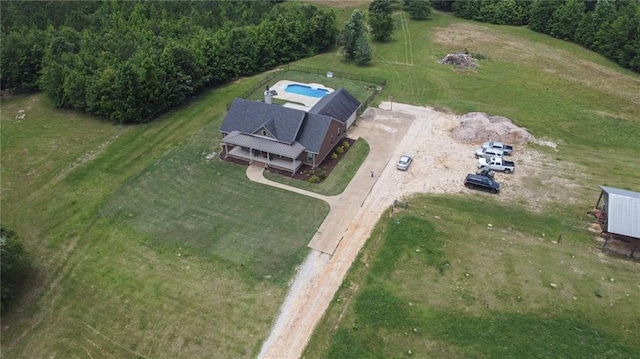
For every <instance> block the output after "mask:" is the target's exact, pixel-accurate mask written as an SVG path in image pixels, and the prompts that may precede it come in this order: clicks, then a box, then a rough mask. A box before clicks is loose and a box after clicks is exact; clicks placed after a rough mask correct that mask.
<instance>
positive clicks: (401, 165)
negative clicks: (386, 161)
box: [396, 155, 413, 171]
mask: <svg viewBox="0 0 640 359" xmlns="http://www.w3.org/2000/svg"><path fill="white" fill-rule="evenodd" d="M411 161H413V159H412V158H411V156H409V155H402V157H400V161H398V165H397V166H396V168H397V169H399V170H401V171H406V170H407V169H409V165H411Z"/></svg>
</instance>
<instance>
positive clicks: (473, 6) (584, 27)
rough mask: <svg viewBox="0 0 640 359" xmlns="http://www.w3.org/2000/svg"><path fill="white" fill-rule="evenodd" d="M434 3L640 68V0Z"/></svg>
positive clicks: (453, 0) (448, 0)
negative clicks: (566, 42)
mask: <svg viewBox="0 0 640 359" xmlns="http://www.w3.org/2000/svg"><path fill="white" fill-rule="evenodd" d="M432 4H433V6H434V8H436V9H439V10H443V11H451V12H453V13H454V14H455V15H456V16H458V17H461V18H465V19H470V20H476V21H482V22H488V23H492V24H498V25H516V26H521V25H527V26H528V27H529V28H530V29H531V30H534V31H537V32H541V33H544V34H548V35H551V36H553V37H556V38H559V39H563V40H567V41H572V42H575V43H577V44H580V45H582V46H584V47H586V48H588V49H590V50H593V51H595V52H597V53H599V54H601V55H603V56H605V57H607V58H609V59H611V60H613V61H615V62H616V63H618V64H619V65H621V66H623V67H626V68H629V69H631V70H633V71H635V72H640V1H638V0H534V1H530V0H484V1H472V0H432Z"/></svg>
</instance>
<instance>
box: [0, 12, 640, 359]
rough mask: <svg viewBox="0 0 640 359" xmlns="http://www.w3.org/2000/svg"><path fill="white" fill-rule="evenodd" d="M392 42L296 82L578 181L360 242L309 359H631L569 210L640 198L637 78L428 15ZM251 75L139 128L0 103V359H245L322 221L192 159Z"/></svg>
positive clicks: (577, 213) (519, 35) (606, 286)
mask: <svg viewBox="0 0 640 359" xmlns="http://www.w3.org/2000/svg"><path fill="white" fill-rule="evenodd" d="M348 13H350V10H348V9H341V10H340V16H341V17H344V16H345V15H347V14H348ZM396 27H397V30H396V33H395V35H394V40H393V41H391V42H390V43H387V44H374V45H373V51H374V61H373V63H372V64H371V65H368V66H364V67H357V66H354V65H353V64H351V63H345V62H344V61H343V59H342V56H340V55H339V54H338V53H337V52H332V53H327V54H323V55H320V56H316V57H314V58H310V59H305V60H302V61H299V62H298V64H300V65H303V66H308V67H313V68H319V69H326V70H327V71H343V72H352V73H356V74H365V75H368V76H376V77H382V78H386V79H387V83H388V85H387V88H386V89H385V91H384V92H383V93H382V94H381V96H380V97H379V100H386V99H387V98H389V96H392V98H393V100H394V101H397V102H404V103H409V104H415V105H426V104H428V105H432V106H438V107H442V108H447V109H451V110H453V111H455V112H458V113H463V112H465V111H484V112H488V113H490V114H492V115H503V116H507V117H509V118H511V119H513V120H514V121H515V122H516V123H517V124H519V125H521V126H525V127H527V128H528V129H529V130H530V131H531V132H533V134H534V135H536V136H537V137H541V138H546V139H548V140H551V141H554V142H556V143H558V150H557V152H555V151H554V150H553V149H550V148H546V147H543V146H535V148H538V149H539V150H541V151H544V152H545V153H546V154H548V155H549V156H550V157H551V158H554V159H556V160H557V161H558V162H560V163H566V164H571V165H573V167H567V168H578V169H580V173H571V172H568V171H567V172H559V173H557V176H558V177H562V178H564V179H567V180H569V181H572V183H573V182H575V183H577V184H578V185H579V186H580V188H581V190H580V191H578V192H577V193H578V198H576V199H575V201H572V202H571V204H558V205H555V206H550V208H545V209H544V211H542V212H535V213H532V212H530V211H529V208H528V207H526V204H514V205H513V206H509V207H504V206H499V205H498V204H497V203H494V202H493V201H486V200H480V199H479V198H485V197H473V198H459V197H436V198H432V197H424V198H415V199H412V200H411V206H410V208H412V210H411V211H410V212H409V213H406V214H402V215H399V216H395V217H392V218H391V220H385V221H382V222H381V223H380V224H379V225H378V228H377V230H376V232H375V233H374V236H373V237H372V240H371V241H370V243H369V244H368V246H367V248H366V249H365V250H364V251H363V253H362V254H361V255H360V259H359V263H358V264H357V265H356V267H355V268H354V269H353V271H352V272H351V273H350V275H349V279H348V281H347V282H345V283H344V285H343V288H342V289H341V291H340V293H339V294H338V296H337V297H336V300H335V303H333V304H332V306H331V308H330V310H329V312H328V314H327V316H326V318H325V320H324V322H323V323H322V324H321V325H320V326H319V329H318V330H317V335H316V336H315V337H314V339H313V341H312V343H311V345H310V347H309V349H308V351H307V354H306V355H307V357H332V358H336V357H354V356H353V355H350V354H351V353H355V354H362V355H361V357H401V356H403V355H407V350H409V349H411V350H412V351H413V352H414V353H415V356H416V357H424V356H431V357H519V356H520V354H519V353H523V352H524V353H531V354H532V356H537V357H554V356H557V355H555V354H556V353H561V354H566V355H561V356H566V357H571V356H574V357H590V356H599V357H616V358H621V357H632V355H631V354H633V353H637V352H638V351H639V350H640V348H638V344H637V340H635V338H636V337H637V335H635V334H636V333H638V331H639V330H640V321H639V319H638V316H637V313H638V312H640V308H639V303H640V299H639V298H640V294H639V287H638V285H639V284H640V283H638V281H637V278H638V272H639V270H638V267H637V264H635V263H630V262H627V261H624V260H619V259H614V258H610V257H607V256H603V255H601V254H600V252H599V251H598V248H597V247H596V246H595V245H594V243H593V242H592V235H590V234H589V233H587V232H586V231H585V227H586V221H587V220H588V217H586V215H585V212H586V210H587V209H588V208H587V207H588V206H589V205H593V203H595V201H596V200H597V198H596V197H594V193H595V196H597V188H596V187H597V185H598V184H607V185H610V186H614V187H622V188H628V189H633V190H636V191H637V190H638V189H639V188H640V176H638V168H640V156H638V153H640V141H637V138H638V133H640V122H639V121H638V120H639V119H640V103H639V102H638V101H640V100H639V99H638V97H637V94H638V93H640V76H638V75H637V74H632V73H630V72H628V71H626V70H623V69H620V68H618V67H617V66H615V65H614V64H612V63H610V62H608V61H606V60H605V59H603V58H601V57H599V56H597V55H595V54H593V53H591V52H589V51H586V50H584V49H582V48H580V47H578V46H576V45H573V44H569V43H565V42H562V41H558V40H555V39H552V38H550V37H547V36H544V35H540V34H536V33H533V32H530V31H528V30H526V29H520V28H511V27H499V26H490V25H484V24H475V23H470V22H465V21H461V20H459V19H455V18H453V17H451V16H449V15H443V14H439V13H434V14H433V19H432V20H430V21H425V22H414V21H410V20H407V19H406V18H405V17H403V16H401V15H398V16H396ZM465 48H467V49H468V50H469V51H470V52H472V53H480V54H483V55H484V56H486V57H487V58H488V60H484V61H482V62H481V63H480V67H479V69H478V71H477V72H472V73H461V72H458V71H455V70H454V69H452V68H450V67H447V66H443V65H440V64H438V62H437V60H438V59H439V58H440V56H442V55H444V54H446V53H447V52H451V51H459V50H464V49H465ZM263 77H264V75H259V76H255V77H252V78H247V79H239V80H238V81H236V82H234V83H232V84H228V85H227V86H223V87H220V88H218V89H215V90H212V91H210V92H207V93H205V94H203V95H201V96H199V97H197V98H194V99H193V100H192V101H191V102H190V103H189V104H187V105H185V106H184V107H182V108H179V109H176V110H175V111H173V112H172V113H169V114H167V115H166V116H163V117H162V118H160V119H158V120H157V121H155V122H154V123H151V124H148V125H143V126H131V127H120V126H113V125H110V124H106V123H104V122H101V121H99V120H96V119H94V118H92V117H89V116H86V115H82V114H77V113H72V112H68V111H62V110H55V109H53V108H52V106H51V104H50V102H49V101H48V100H47V99H46V97H44V96H43V95H41V94H36V95H31V96H21V97H15V98H10V99H2V102H1V103H0V105H1V111H2V112H1V115H2V116H1V121H2V122H1V126H2V127H1V136H2V137H1V141H2V143H1V152H2V153H1V156H2V157H1V160H2V166H1V169H0V171H1V180H2V189H1V195H2V198H1V200H2V222H3V224H7V225H9V226H10V227H12V228H14V229H15V230H16V231H17V232H18V234H19V235H20V236H21V238H22V239H23V240H24V242H25V245H26V247H27V249H28V250H29V252H30V253H31V258H32V260H33V262H34V264H35V267H36V273H35V274H34V276H33V278H31V279H30V281H31V282H30V286H29V290H28V291H27V293H25V295H24V296H23V299H22V301H21V305H20V306H19V307H17V308H14V310H13V311H11V312H9V313H3V314H4V315H3V325H2V338H1V343H2V353H3V356H6V357H12V358H42V357H94V358H97V357H103V358H123V357H154V358H155V357H171V358H173V357H185V358H193V357H200V358H216V357H217V358H240V357H244V358H248V357H254V356H255V355H256V354H257V352H258V350H259V348H260V344H261V342H262V341H263V340H264V339H265V338H266V336H267V334H268V331H269V327H270V325H271V323H272V321H273V319H274V317H275V315H276V313H277V310H278V307H279V305H280V303H281V302H282V299H283V298H284V295H285V293H286V289H287V281H288V280H289V279H290V278H291V274H292V273H293V270H294V269H295V266H296V265H297V263H299V262H300V260H301V259H302V258H303V256H304V255H305V253H306V243H307V242H308V240H309V239H310V238H311V236H312V235H313V233H314V232H315V229H316V228H317V226H318V225H319V224H320V223H321V220H322V218H324V215H325V214H326V213H327V210H328V208H327V207H326V204H324V203H323V202H321V201H318V200H314V199H309V198H306V197H302V196H299V195H296V194H292V193H286V192H283V191H279V190H276V189H271V188H268V187H265V186H262V185H259V184H254V183H250V182H249V181H248V180H247V179H246V176H245V174H244V168H243V167H240V166H235V165H230V164H227V163H223V162H220V161H218V160H216V159H214V160H207V159H206V155H207V154H210V153H211V152H212V151H219V140H220V134H219V132H218V128H219V125H220V123H221V120H222V118H223V116H224V111H225V106H226V104H227V103H229V102H230V101H231V100H232V99H233V98H234V97H235V96H238V95H240V94H242V93H243V92H244V91H246V90H247V89H249V88H251V87H252V86H253V85H255V84H256V83H258V82H259V81H260V79H262V78H263ZM21 111H23V112H21ZM23 115H24V116H23ZM541 165H546V164H541ZM344 173H349V171H348V170H347V171H345V172H344ZM343 180H344V178H341V179H339V180H338V182H340V181H343ZM339 187H340V186H339V185H332V188H339ZM531 187H532V190H535V191H538V192H539V194H540V196H545V195H547V194H548V193H549V191H562V188H552V189H550V188H548V187H546V186H545V185H544V184H543V183H532V186H531ZM326 190H327V191H329V192H331V193H333V192H332V191H335V189H326ZM485 213H487V214H485ZM490 213H497V214H499V215H497V218H500V220H496V219H495V218H496V217H488V216H489V214H490ZM436 215H437V216H439V217H440V219H437V218H435V217H434V216H436ZM442 218H446V220H441V219H442ZM487 223H492V224H493V228H494V229H493V230H488V229H487ZM543 230H544V233H545V235H544V236H543V235H542V233H541V232H542V231H543ZM559 233H562V234H563V237H562V241H561V242H560V244H553V243H552V242H551V240H552V239H557V237H556V235H559ZM496 234H499V235H496ZM503 237H504V238H505V240H504V241H503V240H502V238H503ZM388 241H394V244H396V243H398V241H405V242H406V244H405V245H402V246H391V245H389V244H388V243H389V242H388ZM385 243H387V244H385ZM416 249H420V252H417V251H416ZM364 263H367V264H369V265H370V266H371V268H367V267H366V266H365V265H364ZM376 268H378V269H376ZM380 268H381V269H380ZM467 274H469V275H468V276H467ZM603 278H604V279H603ZM611 278H613V279H614V281H611ZM550 283H555V284H557V286H558V288H556V289H554V288H552V287H550ZM627 294H628V296H627ZM573 297H576V299H575V300H574V299H573ZM339 298H340V299H341V300H340V301H339V302H338V299H339ZM408 303H412V305H409V304H408ZM378 314H379V315H378ZM336 327H337V329H335V328H336ZM413 328H415V329H416V331H414V330H413ZM634 335H635V336H634ZM547 343H550V344H547ZM566 343H570V348H568V347H567V344H566ZM569 349H571V350H569ZM423 353H426V354H423ZM630 353H631V354H630ZM356 356H360V355H356Z"/></svg>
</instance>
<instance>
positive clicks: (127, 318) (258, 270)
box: [2, 78, 328, 358]
mask: <svg viewBox="0 0 640 359" xmlns="http://www.w3.org/2000/svg"><path fill="white" fill-rule="evenodd" d="M257 80H258V79H257V78H256V79H247V80H243V81H240V84H236V85H234V86H229V87H226V88H221V89H218V90H216V91H213V92H211V93H208V94H205V95H203V96H202V97H200V98H196V99H194V101H193V102H192V103H191V104H189V105H188V106H185V107H184V108H182V109H178V110H176V111H175V112H173V113H171V114H169V115H167V116H166V117H165V118H161V119H158V120H157V121H156V122H154V123H152V124H149V125H144V126H131V127H120V126H113V125H110V124H106V123H104V122H101V121H99V120H96V119H92V118H90V117H87V116H83V115H80V114H75V113H69V112H66V111H59V110H55V109H52V108H51V106H50V104H49V102H48V100H47V99H46V97H44V96H43V95H40V94H37V95H33V96H24V97H17V98H12V99H8V100H3V102H2V221H3V223H5V224H8V225H10V226H11V227H13V228H15V229H16V230H17V231H18V232H19V233H20V235H21V237H22V238H23V240H24V242H25V244H26V246H27V248H28V249H29V251H30V253H31V257H32V260H33V262H34V264H35V267H36V270H37V273H36V274H35V275H34V277H33V278H31V282H32V284H31V286H30V287H29V291H28V292H27V293H25V295H24V299H23V301H22V305H21V306H20V307H17V308H15V310H14V311H12V312H10V313H8V315H6V316H5V317H4V318H3V324H4V325H3V333H2V334H3V335H2V348H3V350H2V351H3V353H4V354H6V355H8V356H11V357H24V358H37V357H49V356H58V357H81V356H86V355H92V356H93V357H114V358H115V357H118V358H121V357H135V356H143V357H203V358H204V357H219V358H229V357H251V356H253V355H255V353H256V352H257V351H258V350H259V345H260V343H261V341H262V340H263V339H264V338H265V337H266V335H267V333H268V329H269V327H270V324H271V322H272V320H273V318H274V317H275V314H276V313H277V309H278V307H279V305H280V303H281V301H282V299H283V298H284V294H285V291H286V287H287V281H288V280H289V278H291V275H292V274H293V271H294V269H295V267H296V265H297V264H298V263H299V262H300V261H301V260H302V258H304V256H305V254H306V253H307V251H308V250H307V247H306V245H307V243H308V241H309V240H310V239H311V237H312V236H313V234H314V233H315V231H316V228H317V227H318V226H319V225H320V223H321V221H322V219H323V218H324V216H326V214H327V213H328V205H327V204H326V203H324V202H322V201H319V200H315V199H311V198H307V197H304V196H301V195H297V194H293V193H289V192H286V191H283V190H278V189H274V188H271V187H267V186H264V185H258V184H253V183H251V182H249V181H248V179H247V178H246V175H245V170H246V167H244V166H239V165H234V164H229V163H225V162H222V161H220V160H219V159H218V158H217V157H216V158H213V159H207V156H208V155H210V154H211V153H212V152H214V151H219V141H220V134H219V131H218V129H219V126H220V123H221V120H222V118H223V115H224V108H225V107H224V106H225V103H227V102H228V101H229V100H230V99H232V97H233V96H235V95H237V94H238V93H241V92H242V91H244V90H245V89H246V88H245V86H250V85H251V84H252V83H253V82H255V81H257ZM23 113H24V114H25V115H24V116H22V114H23Z"/></svg>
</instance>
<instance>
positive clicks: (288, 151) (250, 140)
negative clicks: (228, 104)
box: [222, 131, 304, 158]
mask: <svg viewBox="0 0 640 359" xmlns="http://www.w3.org/2000/svg"><path fill="white" fill-rule="evenodd" d="M222 141H223V142H225V143H229V144H232V145H236V146H242V147H247V148H252V149H255V150H260V151H264V152H269V153H273V154H275V155H280V156H284V157H289V158H297V157H298V156H300V154H301V153H302V151H304V147H303V146H302V145H301V144H300V143H298V142H297V141H296V142H293V143H292V144H291V145H287V144H284V143H280V142H276V141H272V140H269V139H266V138H260V137H254V136H250V135H245V134H243V133H241V132H239V131H231V132H229V134H228V135H226V136H224V138H223V139H222Z"/></svg>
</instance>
